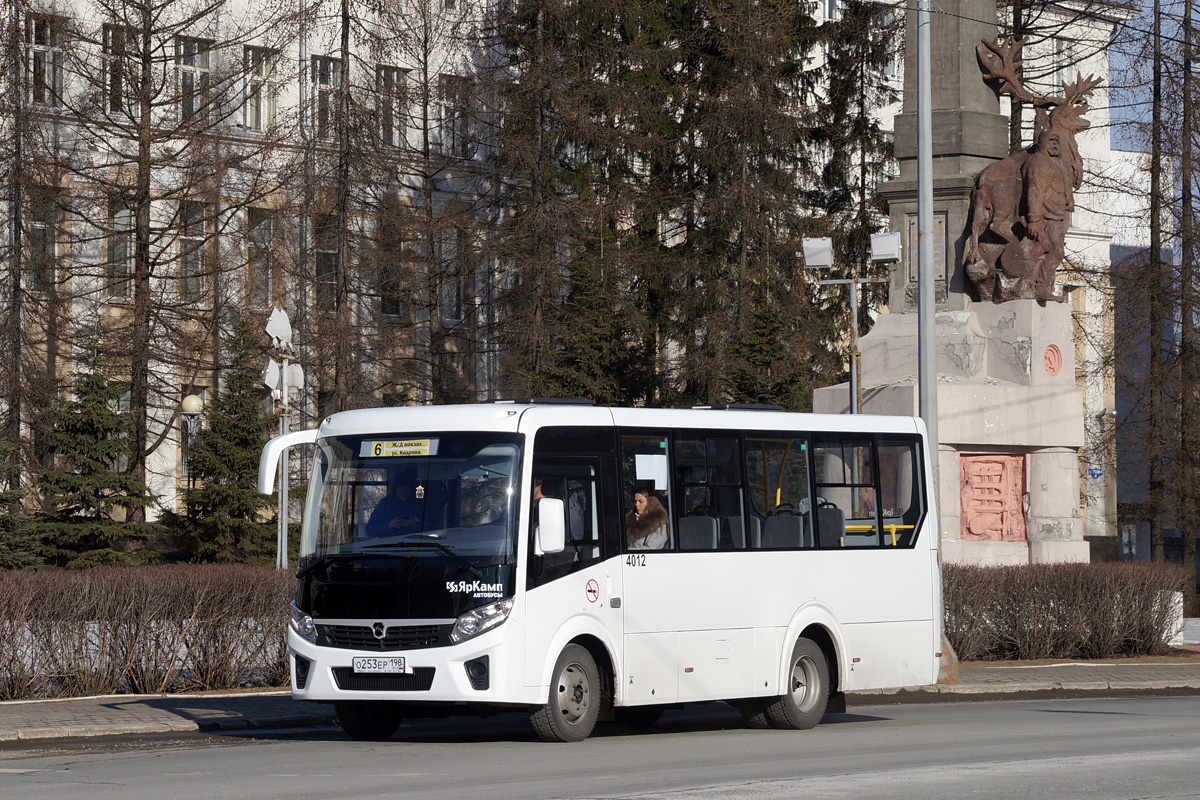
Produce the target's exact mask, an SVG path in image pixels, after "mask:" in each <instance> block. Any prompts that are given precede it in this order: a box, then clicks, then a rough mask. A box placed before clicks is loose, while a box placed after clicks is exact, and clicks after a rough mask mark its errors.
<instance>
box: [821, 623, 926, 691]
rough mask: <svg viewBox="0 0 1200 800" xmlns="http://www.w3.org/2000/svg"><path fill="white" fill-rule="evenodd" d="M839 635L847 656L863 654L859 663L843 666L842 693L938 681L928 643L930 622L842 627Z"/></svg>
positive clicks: (865, 624)
mask: <svg viewBox="0 0 1200 800" xmlns="http://www.w3.org/2000/svg"><path fill="white" fill-rule="evenodd" d="M842 635H843V636H844V637H845V643H846V652H847V653H851V654H853V653H861V654H862V655H861V656H859V657H858V658H859V661H858V663H854V662H853V660H851V661H850V663H848V664H846V665H845V669H844V670H843V672H842V674H843V680H844V683H843V685H842V687H841V688H842V691H847V692H848V691H854V690H856V689H889V688H901V687H904V686H925V685H927V684H930V683H933V682H935V681H936V679H937V674H936V664H937V660H936V659H934V658H933V656H932V653H931V652H930V651H929V644H928V643H929V641H930V639H931V638H932V636H933V620H915V621H913V622H864V623H860V624H857V625H844V626H842ZM931 664H932V665H933V670H931V669H930V665H931ZM931 672H932V674H931Z"/></svg>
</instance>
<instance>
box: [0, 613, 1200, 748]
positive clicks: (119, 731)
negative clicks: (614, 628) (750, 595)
mask: <svg viewBox="0 0 1200 800" xmlns="http://www.w3.org/2000/svg"><path fill="white" fill-rule="evenodd" d="M1184 642H1185V646H1186V647H1188V648H1189V649H1196V650H1200V619H1189V620H1187V621H1186V626H1185V629H1184ZM1163 690H1180V691H1193V692H1198V693H1200V656H1198V657H1197V658H1195V659H1194V660H1183V659H1178V658H1161V659H1147V660H1144V661H1125V660H1114V661H1090V662H1072V663H1051V664H1012V663H1006V662H997V663H994V664H991V663H988V664H984V663H970V664H962V665H960V667H959V682H958V683H956V684H945V685H938V686H920V687H910V688H907V689H899V690H884V691H875V692H856V693H853V694H852V695H851V701H852V702H854V701H857V704H859V705H861V704H864V703H870V702H872V701H873V700H874V699H875V698H880V699H882V698H885V697H888V696H894V695H904V696H905V697H906V698H912V699H916V700H919V699H920V698H921V697H922V696H924V697H926V698H928V699H930V700H933V699H936V698H937V697H939V696H947V697H946V699H950V697H949V696H954V695H975V696H979V695H1004V694H1015V693H1029V692H1095V693H1097V694H1103V693H1106V692H1137V691H1148V692H1149V691H1163ZM333 722H334V716H333V706H332V705H328V704H318V703H301V702H297V701H294V700H292V698H291V696H290V695H289V694H288V693H287V692H255V693H242V694H226V695H186V694H182V695H181V694H171V695H115V696H109V697H85V698H79V699H71V700H39V701H13V702H5V703H0V746H2V745H3V743H4V742H13V741H31V740H38V739H63V738H70V737H90V736H119V735H126V736H128V735H135V734H147V733H195V732H197V731H225V730H241V729H248V728H289V727H301V726H311V725H329V724H332V723H333Z"/></svg>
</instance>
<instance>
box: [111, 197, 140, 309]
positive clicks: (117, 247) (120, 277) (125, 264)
mask: <svg viewBox="0 0 1200 800" xmlns="http://www.w3.org/2000/svg"><path fill="white" fill-rule="evenodd" d="M133 255H134V228H133V211H132V210H131V209H130V208H128V207H127V206H124V205H117V206H114V207H113V209H112V210H111V211H110V212H109V218H108V296H109V298H110V299H112V300H128V299H129V297H130V293H131V289H132V280H133Z"/></svg>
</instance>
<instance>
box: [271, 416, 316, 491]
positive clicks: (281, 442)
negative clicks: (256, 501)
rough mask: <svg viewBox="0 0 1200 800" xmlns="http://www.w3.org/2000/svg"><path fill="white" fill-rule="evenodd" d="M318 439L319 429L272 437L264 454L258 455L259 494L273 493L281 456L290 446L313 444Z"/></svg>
mask: <svg viewBox="0 0 1200 800" xmlns="http://www.w3.org/2000/svg"><path fill="white" fill-rule="evenodd" d="M316 440H317V429H316V428H313V429H312V430H308V431H295V432H293V433H284V434H281V435H279V436H276V437H275V438H274V439H271V440H270V441H268V442H267V443H266V445H265V446H264V447H263V451H262V455H260V456H259V457H258V491H259V494H272V493H274V491H275V473H276V472H277V471H278V470H279V457H280V456H281V455H283V451H284V450H287V449H288V448H289V447H295V446H296V445H300V444H312V443H313V442H315V441H316Z"/></svg>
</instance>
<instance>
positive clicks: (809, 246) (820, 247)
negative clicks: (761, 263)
mask: <svg viewBox="0 0 1200 800" xmlns="http://www.w3.org/2000/svg"><path fill="white" fill-rule="evenodd" d="M801 244H802V246H803V253H804V266H806V267H808V268H809V269H829V268H830V267H832V266H833V242H832V240H831V239H828V238H824V239H804V240H802V242H801ZM893 250H894V252H895V255H894V256H893V255H892V253H893ZM899 258H900V234H898V233H885V234H873V235H872V236H871V261H872V262H874V263H877V264H878V263H887V262H889V261H897V260H899ZM887 280H888V279H887V278H860V277H859V276H858V268H857V266H856V267H855V270H854V275H853V276H852V277H849V278H832V279H830V280H824V281H817V285H818V286H836V285H840V284H846V285H848V286H849V287H850V386H849V389H850V413H851V414H859V413H862V386H861V385H860V384H861V376H860V375H859V360H860V356H861V355H862V354H861V353H860V352H858V287H859V286H862V285H864V284H869V283H886V282H887Z"/></svg>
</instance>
